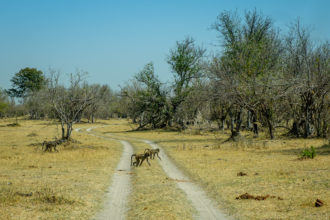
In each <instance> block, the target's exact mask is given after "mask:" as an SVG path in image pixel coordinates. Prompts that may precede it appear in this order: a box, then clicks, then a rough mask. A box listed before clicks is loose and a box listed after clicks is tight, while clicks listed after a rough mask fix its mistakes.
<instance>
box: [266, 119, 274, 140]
mask: <svg viewBox="0 0 330 220" xmlns="http://www.w3.org/2000/svg"><path fill="white" fill-rule="evenodd" d="M267 124H268V131H269V136H270V139H274V133H273V125H272V123H271V121H270V120H269V119H267Z"/></svg>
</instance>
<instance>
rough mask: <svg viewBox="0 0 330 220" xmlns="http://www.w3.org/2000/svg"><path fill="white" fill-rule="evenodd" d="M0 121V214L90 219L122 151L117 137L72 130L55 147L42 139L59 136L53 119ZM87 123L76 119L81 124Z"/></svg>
mask: <svg viewBox="0 0 330 220" xmlns="http://www.w3.org/2000/svg"><path fill="white" fill-rule="evenodd" d="M13 122H14V120H12V119H5V120H1V121H0V216H1V217H0V218H1V219H90V218H91V217H92V216H94V215H95V213H96V212H97V211H98V210H99V209H100V207H101V206H102V202H103V196H104V191H105V190H106V189H107V187H108V185H109V183H110V182H109V181H110V179H111V176H112V174H113V172H114V170H115V166H116V164H117V162H118V160H119V157H120V155H121V150H122V148H121V145H120V143H118V142H115V141H110V140H103V139H100V138H96V137H93V136H88V135H86V134H82V133H79V132H74V133H73V135H72V138H73V139H74V140H75V142H71V143H70V144H63V145H60V147H59V148H58V149H59V152H58V153H57V152H52V153H50V152H43V151H42V146H41V143H42V142H43V141H44V140H48V141H50V140H54V137H55V136H57V137H59V135H60V131H59V127H58V126H57V125H56V124H55V123H54V122H53V121H41V120H34V121H30V120H23V119H22V120H19V121H18V124H19V126H11V125H14V124H13ZM86 126H90V125H87V124H77V125H76V126H75V128H77V127H81V128H84V127H86Z"/></svg>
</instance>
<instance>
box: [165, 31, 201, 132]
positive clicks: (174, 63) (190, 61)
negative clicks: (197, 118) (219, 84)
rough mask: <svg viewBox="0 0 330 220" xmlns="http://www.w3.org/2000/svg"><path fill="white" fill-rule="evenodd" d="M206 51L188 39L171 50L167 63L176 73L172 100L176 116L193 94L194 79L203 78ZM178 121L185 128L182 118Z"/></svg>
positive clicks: (172, 112) (173, 112)
mask: <svg viewBox="0 0 330 220" xmlns="http://www.w3.org/2000/svg"><path fill="white" fill-rule="evenodd" d="M204 53H205V50H204V49H202V48H200V47H197V46H196V45H195V40H194V39H192V38H189V37H187V38H186V39H185V40H183V41H181V42H176V47H175V48H174V49H172V50H170V54H169V56H168V58H167V63H168V64H169V65H170V67H171V70H172V72H173V73H174V83H173V91H174V96H173V97H172V99H171V114H172V115H175V114H176V113H177V110H178V108H179V106H180V105H181V103H182V102H183V101H184V100H185V99H186V97H187V96H188V95H189V93H190V92H191V88H192V87H191V85H192V82H193V80H194V79H198V78H199V77H200V76H201V71H202V69H203V68H202V67H203V65H202V61H203V60H202V58H203V56H204ZM176 121H177V122H178V123H179V124H180V125H181V126H183V124H182V123H183V120H182V118H180V117H179V118H176Z"/></svg>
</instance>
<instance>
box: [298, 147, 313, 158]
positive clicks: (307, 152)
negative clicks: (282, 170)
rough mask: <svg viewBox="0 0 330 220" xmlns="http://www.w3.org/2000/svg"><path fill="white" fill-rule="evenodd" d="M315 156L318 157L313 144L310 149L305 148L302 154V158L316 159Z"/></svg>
mask: <svg viewBox="0 0 330 220" xmlns="http://www.w3.org/2000/svg"><path fill="white" fill-rule="evenodd" d="M315 157H316V151H315V148H314V147H313V146H311V148H310V149H308V148H307V149H304V150H303V151H302V152H301V155H300V158H301V159H314V158H315Z"/></svg>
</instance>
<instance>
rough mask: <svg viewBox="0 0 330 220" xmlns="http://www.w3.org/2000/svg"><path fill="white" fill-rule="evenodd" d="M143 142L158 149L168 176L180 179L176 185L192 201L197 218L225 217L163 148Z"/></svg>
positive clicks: (146, 141)
mask: <svg viewBox="0 0 330 220" xmlns="http://www.w3.org/2000/svg"><path fill="white" fill-rule="evenodd" d="M144 142H145V143H147V144H149V145H150V146H151V147H152V148H154V149H155V148H159V149H160V152H161V158H162V161H161V162H160V165H161V166H162V168H163V170H164V171H165V173H166V174H167V175H168V177H170V178H172V179H176V180H180V181H177V185H178V187H179V188H180V189H182V190H183V191H184V192H185V193H186V195H187V198H188V199H189V200H190V201H191V202H192V204H193V206H194V207H195V209H196V210H197V213H198V216H195V217H196V218H197V219H217V220H221V219H226V217H225V215H224V214H222V213H221V212H220V211H219V209H217V208H216V207H215V206H214V204H213V202H212V201H211V199H209V198H208V197H207V195H206V194H205V192H204V191H203V189H202V188H200V187H199V186H198V185H196V184H194V183H192V182H191V181H190V180H189V178H188V177H186V176H185V175H184V174H183V173H182V172H181V171H180V170H179V169H178V168H177V167H176V166H175V165H174V164H173V163H172V162H171V160H170V159H169V158H168V157H167V155H166V154H165V153H164V151H163V149H162V148H161V147H160V146H159V145H157V144H155V143H153V142H151V141H148V140H145V141H144Z"/></svg>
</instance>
